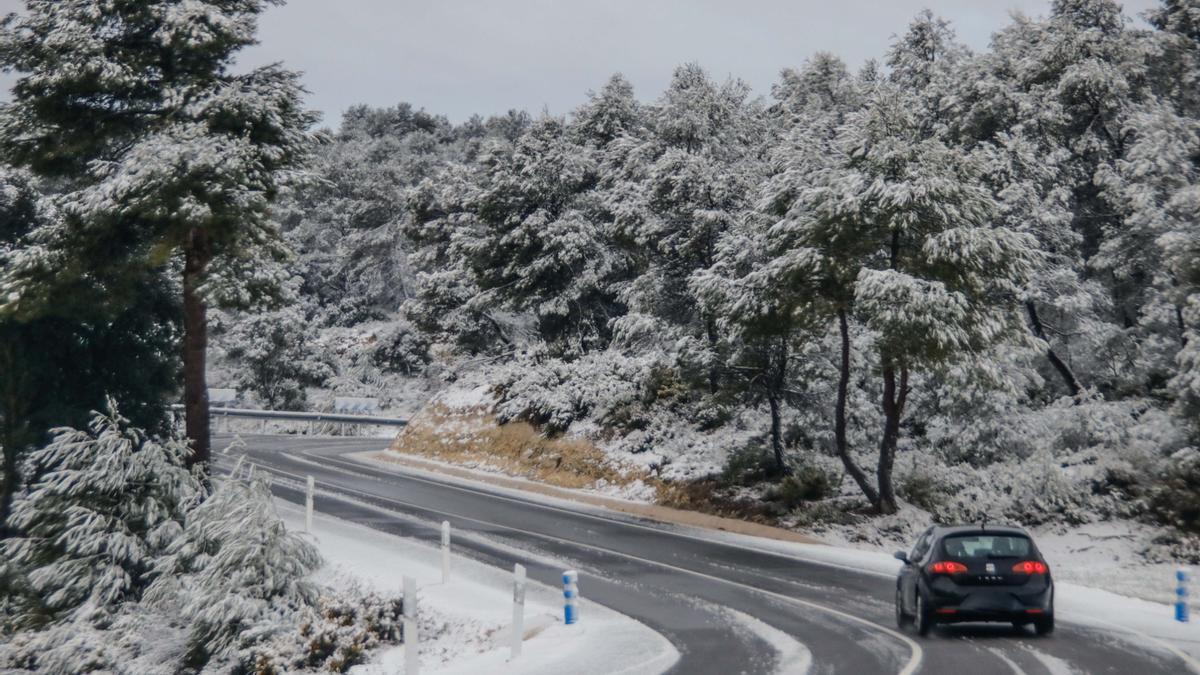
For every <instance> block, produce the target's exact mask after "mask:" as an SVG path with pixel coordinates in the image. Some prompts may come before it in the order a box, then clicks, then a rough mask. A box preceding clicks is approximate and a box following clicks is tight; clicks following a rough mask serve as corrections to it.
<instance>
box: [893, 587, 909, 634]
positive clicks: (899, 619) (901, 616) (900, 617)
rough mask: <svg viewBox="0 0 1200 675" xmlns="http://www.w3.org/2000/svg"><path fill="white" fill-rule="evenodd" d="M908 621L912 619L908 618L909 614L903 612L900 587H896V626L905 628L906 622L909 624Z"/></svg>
mask: <svg viewBox="0 0 1200 675" xmlns="http://www.w3.org/2000/svg"><path fill="white" fill-rule="evenodd" d="M910 623H912V620H911V619H910V618H909V616H908V615H907V614H905V613H904V604H903V599H902V596H901V595H900V589H899V588H897V589H896V626H897V627H899V628H907V627H908V624H910Z"/></svg>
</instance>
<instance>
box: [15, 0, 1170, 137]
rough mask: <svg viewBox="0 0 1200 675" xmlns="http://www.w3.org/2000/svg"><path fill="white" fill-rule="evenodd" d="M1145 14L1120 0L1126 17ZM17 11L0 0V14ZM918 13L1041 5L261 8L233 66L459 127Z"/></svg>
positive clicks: (1037, 4)
mask: <svg viewBox="0 0 1200 675" xmlns="http://www.w3.org/2000/svg"><path fill="white" fill-rule="evenodd" d="M1157 4H1158V1H1157V0H1125V2H1124V6H1125V11H1126V13H1127V14H1129V15H1130V16H1131V17H1136V16H1137V15H1138V14H1140V13H1141V12H1142V11H1144V10H1146V9H1148V8H1150V7H1152V6H1155V5H1157ZM21 6H23V3H21V2H20V0H0V9H2V10H3V11H4V12H5V13H7V12H9V11H13V10H16V9H19V8H20V7H21ZM925 7H928V8H929V9H932V10H933V11H934V12H935V13H936V14H939V15H941V16H943V17H945V18H947V19H949V20H950V21H951V22H952V23H953V25H954V27H955V29H956V30H957V32H958V35H959V38H960V39H962V40H963V41H964V42H966V43H967V44H969V45H970V46H971V47H972V48H975V49H984V48H986V47H987V44H988V39H989V37H990V35H991V34H992V33H993V32H994V31H995V30H997V29H998V28H1000V27H1002V26H1004V25H1005V24H1006V23H1007V22H1008V21H1009V14H1010V13H1011V12H1013V11H1019V12H1023V13H1025V14H1028V15H1030V16H1039V15H1044V14H1046V13H1047V12H1048V11H1049V7H1050V0H740V1H738V0H291V1H290V2H289V3H288V4H287V5H284V6H282V7H272V8H271V9H269V10H268V11H267V13H266V14H265V15H264V17H263V19H262V24H261V34H260V37H261V44H260V45H259V46H257V47H255V48H253V49H251V50H249V51H248V52H246V53H245V54H244V55H243V57H242V58H241V59H240V63H239V65H240V66H244V67H249V66H254V65H260V64H263V63H269V62H272V61H283V62H284V63H286V64H287V65H288V66H289V67H291V68H294V69H296V70H301V71H303V72H304V73H305V76H304V83H305V86H306V87H307V88H308V89H309V90H310V91H311V92H312V94H311V96H310V99H309V100H310V104H311V106H312V107H313V108H316V109H317V110H320V111H322V112H323V113H324V115H325V123H327V124H330V125H336V124H337V123H338V121H339V120H340V118H341V114H342V111H344V110H345V109H346V108H347V107H348V106H351V105H354V104H356V103H368V104H371V105H376V106H383V105H393V104H395V103H398V102H400V101H408V102H410V103H412V104H413V105H414V106H417V107H423V108H425V109H427V110H429V111H430V112H434V113H440V114H444V115H446V116H448V117H449V118H450V119H451V120H452V121H455V122H459V121H462V120H464V119H466V118H467V117H469V116H470V115H471V114H472V113H480V114H482V115H485V116H486V115H490V114H494V113H500V112H503V111H505V110H508V109H510V108H523V109H526V110H529V111H531V112H534V113H536V112H540V111H541V110H542V109H543V108H547V109H549V110H550V112H552V113H564V112H567V111H569V110H570V109H572V108H574V107H575V106H576V105H578V104H580V103H582V102H583V101H584V100H585V94H586V92H587V91H588V90H591V89H598V88H599V87H600V86H602V85H603V84H604V82H605V80H607V79H608V77H609V76H610V75H611V74H613V73H614V72H621V73H623V74H624V75H625V76H626V77H627V78H628V79H629V80H630V81H631V82H632V83H633V85H634V87H635V89H636V91H637V95H638V97H639V98H642V99H652V98H654V97H656V96H657V95H658V93H659V92H661V91H662V89H663V88H664V87H665V86H666V83H667V81H668V79H669V78H670V75H671V71H672V69H673V68H674V67H675V66H676V65H678V64H680V63H684V62H687V61H697V62H699V63H700V64H701V65H703V66H704V67H705V68H706V69H707V70H708V71H709V72H710V73H711V74H713V75H714V76H716V77H719V78H724V77H727V76H734V77H740V78H742V79H744V80H746V81H747V82H749V83H750V84H751V85H752V86H753V87H754V90H755V91H756V92H757V93H760V94H767V93H769V92H770V88H771V84H772V83H773V82H775V81H776V79H777V76H778V74H779V70H780V69H781V68H783V67H785V66H796V65H800V64H801V63H803V62H804V60H805V59H806V58H807V57H808V56H810V55H811V54H813V53H814V52H817V51H822V50H824V51H830V52H833V53H836V54H838V55H840V56H841V57H842V58H843V59H845V60H846V61H847V62H849V63H850V64H851V65H852V66H854V67H857V66H858V65H860V64H862V63H863V62H864V61H865V60H867V59H869V58H878V57H881V56H882V55H883V53H884V51H885V50H886V49H887V45H888V41H889V40H890V39H891V37H892V36H893V35H894V34H896V33H899V32H902V31H903V30H904V29H905V27H906V26H907V25H908V22H909V20H910V19H911V18H912V17H913V15H914V14H916V13H917V12H918V11H920V10H921V9H922V8H925ZM1137 23H1138V24H1142V22H1141V21H1140V20H1137ZM0 83H2V84H3V88H4V91H7V89H8V86H10V84H11V79H3V80H0Z"/></svg>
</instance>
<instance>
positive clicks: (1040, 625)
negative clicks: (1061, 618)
mask: <svg viewBox="0 0 1200 675" xmlns="http://www.w3.org/2000/svg"><path fill="white" fill-rule="evenodd" d="M1033 629H1034V630H1035V631H1037V634H1038V635H1049V634H1051V633H1053V632H1054V615H1053V614H1047V615H1046V616H1044V617H1042V618H1040V619H1036V620H1035V621H1034V622H1033Z"/></svg>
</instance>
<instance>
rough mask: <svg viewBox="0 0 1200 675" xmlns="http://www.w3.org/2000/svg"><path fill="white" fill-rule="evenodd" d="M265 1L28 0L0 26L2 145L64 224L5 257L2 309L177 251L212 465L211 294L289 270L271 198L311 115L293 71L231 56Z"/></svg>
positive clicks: (201, 454)
mask: <svg viewBox="0 0 1200 675" xmlns="http://www.w3.org/2000/svg"><path fill="white" fill-rule="evenodd" d="M267 4H268V2H266V1H265V0H220V1H217V0H213V1H209V2H189V3H183V4H181V3H178V2H173V1H170V0H150V1H146V2H102V1H101V0H68V1H66V2H46V1H43V0H28V2H27V4H26V9H27V11H26V13H25V14H24V15H20V16H12V17H10V18H9V19H7V20H6V22H5V27H4V31H3V34H2V35H0V54H2V56H3V62H4V65H5V66H6V67H8V68H11V69H13V70H15V71H17V72H18V73H19V74H20V77H19V78H18V80H17V82H16V84H15V86H14V88H13V101H12V103H9V104H7V105H6V106H4V107H3V109H2V110H0V149H2V150H3V152H4V154H5V156H6V157H7V158H8V159H9V160H10V161H12V162H14V163H16V164H19V165H24V166H28V167H29V168H30V169H31V170H33V171H34V172H35V173H37V174H39V175H43V176H47V177H53V178H54V179H56V180H57V181H59V182H60V183H61V184H62V185H63V186H64V194H62V195H61V197H60V199H59V203H60V208H61V212H62V214H63V221H62V223H61V226H59V225H56V226H54V227H47V228H44V231H41V232H39V233H38V235H37V236H36V237H35V238H36V240H37V241H39V242H43V246H42V247H41V248H39V249H31V250H28V251H25V252H24V255H20V256H18V257H17V258H16V260H14V261H13V264H12V265H11V266H9V267H8V268H6V269H5V270H4V273H3V276H2V278H0V302H2V303H3V305H2V306H0V310H2V311H3V312H5V313H6V314H19V315H24V316H33V315H37V314H38V313H40V312H44V311H46V307H47V306H48V305H50V304H52V300H51V299H52V298H53V297H54V296H55V294H56V293H58V292H61V288H62V286H61V283H60V281H61V280H72V279H80V278H84V277H93V278H99V279H103V280H105V281H106V283H109V284H112V285H113V286H115V287H119V286H120V285H121V284H122V283H125V282H124V281H123V280H127V279H129V278H140V276H141V275H142V274H143V272H144V270H146V269H155V268H161V267H163V266H166V265H169V264H174V265H178V266H179V267H180V269H181V279H182V298H183V309H184V311H183V318H184V321H183V326H184V335H183V344H184V348H183V354H184V407H185V413H186V418H187V424H186V426H187V434H188V438H189V439H190V441H191V443H192V446H193V454H192V456H191V461H192V462H193V463H197V464H201V465H207V462H208V459H209V448H210V446H209V434H208V400H207V387H206V384H205V355H206V350H207V329H206V312H207V307H208V305H209V304H210V302H212V301H214V300H215V301H225V302H230V303H238V304H244V303H247V302H250V301H253V300H254V299H255V296H258V295H262V294H269V292H270V291H271V290H272V288H274V287H275V286H276V284H277V283H278V282H279V281H280V279H279V277H278V274H276V273H275V271H274V270H273V268H272V267H271V266H270V265H267V264H265V263H266V261H268V260H271V259H282V258H283V257H285V255H286V252H285V249H284V248H283V247H282V245H281V243H280V236H279V233H278V230H277V228H276V227H275V226H274V225H273V224H272V223H271V222H270V220H269V219H268V209H269V206H270V204H271V203H272V201H273V200H275V199H276V197H277V196H278V194H279V192H280V190H281V189H282V188H283V187H284V185H285V183H286V182H287V180H288V179H289V178H290V177H291V176H292V175H293V173H294V172H295V170H296V168H297V166H298V163H299V162H300V161H301V160H302V159H303V157H304V155H305V154H306V153H307V151H308V148H309V140H310V136H309V134H308V132H307V131H306V129H307V128H308V127H309V126H310V125H311V124H312V123H313V122H314V121H315V117H314V116H313V115H312V114H310V113H308V112H306V111H304V110H303V109H302V107H301V93H302V90H301V88H300V86H299V84H298V83H297V76H296V74H295V73H292V72H289V71H286V70H283V69H282V68H280V67H278V66H267V67H264V68H259V69H256V70H253V71H251V72H249V73H246V74H233V73H232V72H231V71H230V68H231V66H232V63H233V59H234V56H235V55H236V53H237V52H238V51H239V50H240V49H242V48H243V47H246V46H248V45H251V44H253V43H254V33H255V29H256V19H257V17H258V15H259V14H261V13H262V11H263V10H264V9H265V7H266V6H267ZM51 269H52V270H54V272H55V274H53V275H51V274H49V273H48V271H49V270H51Z"/></svg>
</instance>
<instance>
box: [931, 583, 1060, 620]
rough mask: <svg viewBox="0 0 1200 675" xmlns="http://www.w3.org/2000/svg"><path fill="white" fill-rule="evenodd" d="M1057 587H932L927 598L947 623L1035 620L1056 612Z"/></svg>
mask: <svg viewBox="0 0 1200 675" xmlns="http://www.w3.org/2000/svg"><path fill="white" fill-rule="evenodd" d="M1053 597H1054V593H1053V587H1051V586H1050V585H1048V584H1047V585H1041V586H1040V587H1039V588H1036V589H1028V588H1021V587H1015V588H1014V587H1007V588H972V587H955V588H953V589H948V588H936V587H935V588H931V589H930V593H929V595H928V596H927V598H926V600H927V601H928V604H929V607H930V609H932V610H933V615H934V617H935V618H936V619H937V620H938V621H939V622H943V623H954V622H958V621H1034V620H1036V619H1039V618H1043V617H1046V616H1049V615H1051V614H1052V613H1053V612H1054V606H1053Z"/></svg>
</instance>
